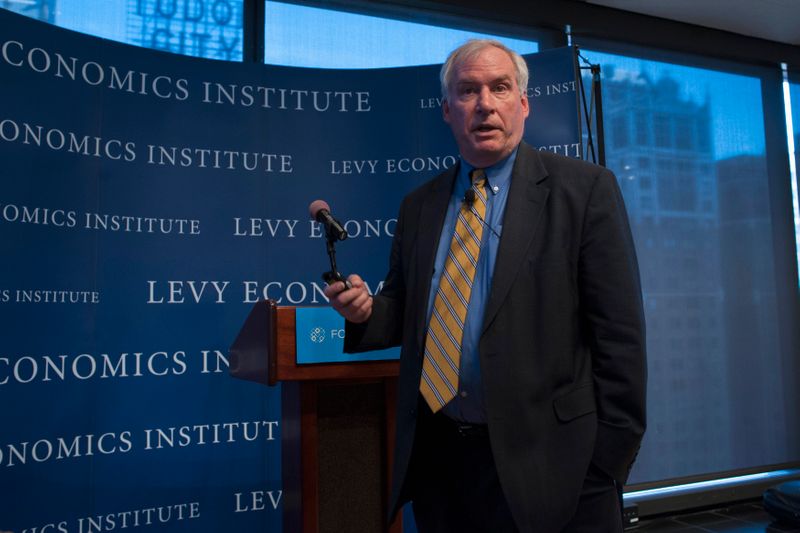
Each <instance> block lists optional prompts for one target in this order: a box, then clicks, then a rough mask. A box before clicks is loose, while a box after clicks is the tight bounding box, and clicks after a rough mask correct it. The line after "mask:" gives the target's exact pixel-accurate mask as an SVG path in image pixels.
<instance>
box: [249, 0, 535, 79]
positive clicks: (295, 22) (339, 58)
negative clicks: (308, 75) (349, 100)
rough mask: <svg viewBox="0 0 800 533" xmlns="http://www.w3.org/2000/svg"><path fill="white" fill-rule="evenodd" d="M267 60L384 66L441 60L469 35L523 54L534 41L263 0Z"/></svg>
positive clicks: (531, 49)
mask: <svg viewBox="0 0 800 533" xmlns="http://www.w3.org/2000/svg"><path fill="white" fill-rule="evenodd" d="M265 11H266V14H265V17H264V18H265V40H266V45H265V52H264V61H265V62H266V63H270V64H274V65H286V66H295V67H318V68H385V67H400V66H410V65H426V64H435V63H443V62H444V60H445V59H446V57H447V54H448V53H449V52H450V51H451V50H452V49H454V48H455V47H457V46H458V45H459V44H461V43H463V42H464V41H466V40H467V39H469V38H473V37H474V38H494V39H498V40H500V41H502V42H503V43H505V44H506V45H507V46H509V47H510V48H512V49H514V50H516V51H517V52H519V53H520V54H530V53H533V52H536V51H537V50H538V46H537V44H536V43H535V42H532V41H525V40H520V39H511V38H505V37H502V36H498V35H490V34H485V33H476V32H473V31H465V30H457V29H453V28H445V27H439V26H433V25H428V24H419V23H414V22H405V21H400V20H393V19H386V18H380V17H373V16H368V15H358V14H353V13H345V12H343V11H333V10H330V9H320V8H314V7H306V6H299V5H294V4H284V3H280V2H271V1H267V2H266V3H265Z"/></svg>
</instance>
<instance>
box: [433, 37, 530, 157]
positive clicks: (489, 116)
mask: <svg viewBox="0 0 800 533" xmlns="http://www.w3.org/2000/svg"><path fill="white" fill-rule="evenodd" d="M529 111H530V110H529V109H528V98H527V96H525V95H520V93H519V87H518V86H517V77H516V71H515V70H514V63H513V62H512V61H511V58H510V57H509V56H508V54H507V53H505V52H504V51H503V50H501V49H499V48H495V47H494V46H490V47H488V48H485V49H483V50H482V51H481V52H480V53H479V54H478V55H477V56H476V57H475V58H473V59H468V60H466V61H464V62H462V63H461V64H459V65H456V66H455V68H454V69H453V77H452V82H451V83H450V87H449V88H448V93H447V99H446V100H445V101H444V103H443V104H442V112H443V114H444V121H445V122H447V123H448V124H449V125H450V129H451V130H452V131H453V136H454V137H455V139H456V143H457V144H458V150H459V152H460V153H461V156H462V157H463V158H464V159H465V160H466V161H467V162H468V163H470V164H471V165H473V166H475V167H478V168H484V167H488V166H491V165H493V164H495V163H497V162H498V161H500V160H501V159H503V158H504V157H506V156H508V155H509V154H510V153H511V152H512V151H513V150H514V148H516V146H517V144H519V142H520V140H521V139H522V132H523V129H524V127H525V117H527V116H528V113H529Z"/></svg>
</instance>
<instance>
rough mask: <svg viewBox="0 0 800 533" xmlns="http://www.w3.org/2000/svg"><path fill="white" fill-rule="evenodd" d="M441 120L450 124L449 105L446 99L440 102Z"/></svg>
mask: <svg viewBox="0 0 800 533" xmlns="http://www.w3.org/2000/svg"><path fill="white" fill-rule="evenodd" d="M442 118H443V119H444V121H445V122H446V123H448V124H450V104H448V103H447V98H445V99H443V100H442Z"/></svg>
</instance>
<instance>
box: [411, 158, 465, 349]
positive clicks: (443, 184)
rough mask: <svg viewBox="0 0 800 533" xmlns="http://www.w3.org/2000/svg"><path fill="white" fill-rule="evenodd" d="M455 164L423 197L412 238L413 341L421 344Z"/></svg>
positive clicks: (454, 175) (456, 166) (455, 170)
mask: <svg viewBox="0 0 800 533" xmlns="http://www.w3.org/2000/svg"><path fill="white" fill-rule="evenodd" d="M458 168H459V165H458V164H456V165H453V166H452V167H451V168H449V169H448V170H446V171H445V172H443V173H442V174H441V175H439V177H438V178H436V180H435V181H434V183H433V186H432V188H431V193H430V194H429V195H428V196H426V197H425V201H424V203H423V205H422V209H421V211H420V217H419V221H418V222H417V228H418V234H417V239H416V248H417V249H416V251H415V253H416V260H415V263H416V264H415V265H414V267H415V269H416V271H415V276H416V279H417V280H418V282H417V283H416V291H415V292H414V294H412V295H411V297H412V298H414V300H412V301H414V302H415V304H416V306H417V309H416V314H415V316H416V317H417V324H416V327H417V342H418V343H419V345H420V346H421V345H422V342H423V336H424V334H425V329H426V327H427V324H426V321H427V315H428V313H427V307H428V296H429V295H430V290H431V276H432V275H433V269H434V263H435V261H436V250H437V248H438V246H439V237H440V236H441V234H442V225H443V224H444V219H445V216H446V215H447V204H448V203H449V202H450V195H451V193H452V192H453V181H454V180H455V177H456V175H457V173H458Z"/></svg>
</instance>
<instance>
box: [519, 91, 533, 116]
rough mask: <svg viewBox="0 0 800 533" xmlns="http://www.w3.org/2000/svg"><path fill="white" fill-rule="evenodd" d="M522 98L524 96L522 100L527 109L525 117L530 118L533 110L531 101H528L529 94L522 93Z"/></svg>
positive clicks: (523, 107)
mask: <svg viewBox="0 0 800 533" xmlns="http://www.w3.org/2000/svg"><path fill="white" fill-rule="evenodd" d="M521 98H522V100H521V102H522V109H524V110H525V118H528V115H529V114H530V112H531V106H530V103H529V102H528V96H527V95H525V94H523V95H521Z"/></svg>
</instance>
